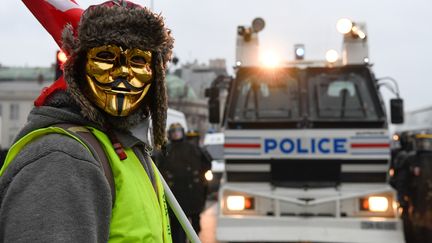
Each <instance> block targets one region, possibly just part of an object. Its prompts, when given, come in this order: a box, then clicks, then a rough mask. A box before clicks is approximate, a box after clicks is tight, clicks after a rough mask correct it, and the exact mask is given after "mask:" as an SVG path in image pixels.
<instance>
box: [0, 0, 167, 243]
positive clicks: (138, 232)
mask: <svg viewBox="0 0 432 243" xmlns="http://www.w3.org/2000/svg"><path fill="white" fill-rule="evenodd" d="M62 43H63V50H64V51H65V52H66V53H67V55H68V60H67V61H66V63H65V65H64V79H60V80H58V81H57V82H56V83H55V84H54V85H53V86H52V87H50V88H48V89H46V90H44V92H43V93H42V94H41V96H40V97H39V98H38V99H37V101H36V102H35V104H36V107H35V108H34V109H33V110H32V111H31V113H30V115H29V118H28V123H27V125H26V126H25V127H24V128H23V130H22V131H21V132H20V134H19V135H18V137H17V138H16V140H15V142H14V145H13V146H12V147H11V149H10V151H9V154H8V157H7V158H6V160H5V165H4V166H3V167H2V169H1V171H0V176H1V177H0V205H1V208H0V242H108V241H109V242H164V243H170V242H171V236H170V229H169V222H168V219H167V211H166V210H167V208H166V203H165V199H164V198H165V195H164V190H163V188H162V185H161V180H160V178H159V176H158V174H157V173H156V172H155V170H156V168H155V167H154V164H153V162H152V161H151V159H150V158H149V153H150V151H151V147H150V146H149V145H148V144H146V143H144V142H143V141H140V140H138V139H137V138H135V137H134V136H132V134H131V132H130V131H129V130H130V129H131V128H132V127H134V126H135V125H137V124H138V123H141V122H144V121H147V120H149V119H151V120H152V123H153V145H154V146H155V147H161V146H162V145H163V143H164V141H165V139H164V137H165V120H166V110H167V100H166V90H165V83H164V79H165V68H166V64H167V61H168V60H169V59H170V57H171V50H172V45H173V38H172V37H171V35H170V31H169V30H168V29H167V28H166V27H165V25H164V21H163V18H162V17H161V16H160V15H156V14H154V13H152V12H151V11H149V10H148V9H146V8H143V7H141V6H139V5H136V4H134V3H131V2H128V1H122V0H119V1H108V2H105V3H103V4H100V5H95V6H91V7H89V8H88V9H87V10H85V11H84V13H83V14H82V17H81V20H80V22H79V24H78V27H77V28H76V29H74V28H73V27H72V26H71V25H68V26H66V27H65V29H64V31H63V35H62Z"/></svg>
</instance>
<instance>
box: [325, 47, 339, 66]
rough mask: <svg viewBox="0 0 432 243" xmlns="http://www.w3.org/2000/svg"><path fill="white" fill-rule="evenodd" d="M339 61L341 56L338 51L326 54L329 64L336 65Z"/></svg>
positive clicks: (331, 50)
mask: <svg viewBox="0 0 432 243" xmlns="http://www.w3.org/2000/svg"><path fill="white" fill-rule="evenodd" d="M338 59H339V54H338V52H337V51H336V50H333V49H330V50H328V51H327V52H326V60H327V62H329V63H335V62H336V61H337V60H338Z"/></svg>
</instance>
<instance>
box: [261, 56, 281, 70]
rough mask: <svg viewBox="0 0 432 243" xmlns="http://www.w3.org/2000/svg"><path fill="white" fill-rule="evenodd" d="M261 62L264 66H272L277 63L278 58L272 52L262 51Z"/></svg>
mask: <svg viewBox="0 0 432 243" xmlns="http://www.w3.org/2000/svg"><path fill="white" fill-rule="evenodd" d="M261 62H262V64H263V65H264V66H266V67H270V68H274V67H276V66H277V65H279V58H278V57H277V55H276V54H274V53H273V52H264V53H263V54H262V55H261Z"/></svg>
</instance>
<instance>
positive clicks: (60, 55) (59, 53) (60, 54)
mask: <svg viewBox="0 0 432 243" xmlns="http://www.w3.org/2000/svg"><path fill="white" fill-rule="evenodd" d="M57 60H59V62H61V63H65V62H66V60H67V56H66V53H64V52H63V51H57Z"/></svg>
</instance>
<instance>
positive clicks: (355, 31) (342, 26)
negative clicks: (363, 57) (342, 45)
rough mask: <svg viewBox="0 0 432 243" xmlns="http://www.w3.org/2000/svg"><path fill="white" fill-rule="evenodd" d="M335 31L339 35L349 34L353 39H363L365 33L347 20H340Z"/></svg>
mask: <svg viewBox="0 0 432 243" xmlns="http://www.w3.org/2000/svg"><path fill="white" fill-rule="evenodd" d="M336 29H337V30H338V31H339V33H341V34H344V35H346V34H351V35H352V36H353V37H354V38H359V39H362V40H363V39H365V38H366V33H365V32H364V30H362V29H361V28H360V27H359V26H358V25H356V24H355V23H354V22H353V21H351V20H350V19H347V18H341V19H339V20H338V22H337V23H336Z"/></svg>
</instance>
